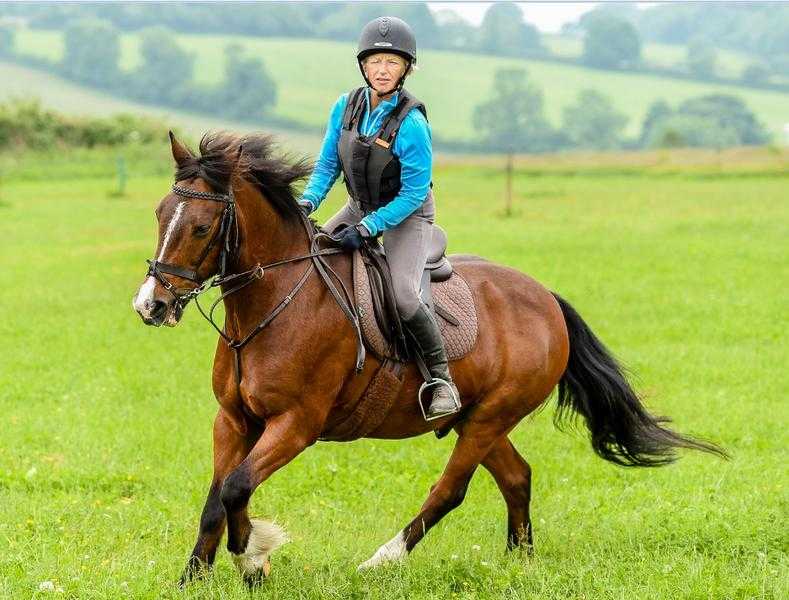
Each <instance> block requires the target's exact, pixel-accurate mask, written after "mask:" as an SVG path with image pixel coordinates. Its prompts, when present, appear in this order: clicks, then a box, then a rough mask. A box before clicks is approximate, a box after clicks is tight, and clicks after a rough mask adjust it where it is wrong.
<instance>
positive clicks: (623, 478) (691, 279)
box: [0, 151, 789, 599]
mask: <svg viewBox="0 0 789 600" xmlns="http://www.w3.org/2000/svg"><path fill="white" fill-rule="evenodd" d="M163 154H164V151H162V152H161V153H151V155H149V158H148V160H147V161H146V160H144V159H143V158H140V160H139V161H138V162H137V163H135V164H136V166H135V168H134V169H132V170H131V179H130V181H129V194H128V196H127V197H125V198H112V197H109V196H108V195H107V192H108V191H110V190H112V189H113V187H114V184H113V180H112V177H111V170H110V171H109V172H108V176H102V175H101V173H102V172H103V171H102V169H104V168H106V167H108V166H109V165H111V163H112V157H111V156H103V155H101V154H100V153H93V155H91V154H90V153H86V154H83V155H80V156H79V157H78V160H79V161H80V162H81V163H85V162H90V161H91V160H94V161H97V164H98V166H97V167H96V171H95V173H94V174H93V176H90V177H89V176H88V175H89V174H90V170H89V169H88V168H87V167H80V169H81V171H80V172H79V173H77V174H78V175H79V176H78V177H76V178H69V176H68V172H67V171H66V170H65V168H64V167H62V166H59V167H58V168H57V169H56V170H54V171H50V170H49V167H48V165H46V164H45V163H44V162H43V158H42V157H41V156H40V155H37V156H28V157H22V159H23V160H26V161H27V162H29V163H35V164H28V165H27V168H26V170H25V171H24V173H25V174H26V175H25V177H24V178H17V177H15V176H14V175H13V173H12V174H10V175H6V176H5V177H4V178H3V179H2V182H1V183H0V236H1V237H2V240H3V243H2V244H0V264H2V265H3V268H2V269H0V289H2V290H3V294H2V295H0V311H1V312H2V314H3V316H4V318H3V319H2V320H0V337H1V338H2V340H3V358H2V360H1V361H0V411H2V415H3V424H4V431H3V436H2V438H0V549H1V550H2V552H0V597H3V598H30V597H46V596H47V594H46V593H45V592H39V591H38V588H39V585H40V584H41V583H42V582H44V581H52V582H53V585H54V586H56V587H59V588H62V589H63V590H64V594H63V595H62V596H63V597H66V598H113V599H114V598H126V597H130V598H161V597H168V598H170V597H172V598H181V597H186V598H206V597H212V598H240V599H241V598H249V597H250V596H249V594H248V593H247V592H246V591H245V590H244V588H243V587H242V585H241V583H240V581H239V578H238V576H237V575H236V573H235V572H234V570H233V567H232V565H231V563H230V561H229V559H228V556H227V553H226V552H225V551H224V550H222V551H221V552H220V554H219V557H218V561H217V566H216V570H215V573H214V576H213V577H212V578H211V579H210V580H209V581H207V582H205V583H198V584H195V585H194V586H192V587H190V588H189V589H188V590H187V591H186V592H185V593H183V594H181V593H179V592H178V591H177V590H176V589H175V587H174V586H173V582H174V580H175V579H176V578H177V576H178V574H179V573H180V570H181V568H182V567H183V564H184V561H185V559H186V557H187V555H188V553H189V551H190V549H191V546H192V543H193V541H194V535H195V532H196V528H197V522H198V518H199V512H200V509H201V507H202V501H203V498H204V495H205V492H206V486H207V483H208V480H209V477H210V469H211V467H210V465H211V459H210V429H211V421H212V416H213V414H214V412H215V410H216V404H215V400H214V399H213V397H212V394H211V390H210V367H211V359H212V354H213V349H214V345H215V341H216V336H215V334H214V333H212V331H211V330H210V328H209V327H208V326H207V325H206V324H205V323H203V322H202V321H201V320H200V319H199V318H198V315H197V314H196V313H195V312H194V309H193V307H190V308H189V310H188V311H187V314H186V316H185V318H184V321H183V322H182V323H181V325H179V326H178V327H177V328H175V329H172V330H169V329H168V330H161V329H151V328H147V327H145V326H143V325H142V323H141V322H140V321H139V319H138V318H137V316H136V315H135V314H133V311H132V310H131V306H130V299H131V296H132V294H133V292H134V291H135V290H136V288H137V286H138V285H139V283H140V282H141V280H142V279H143V276H144V270H145V264H144V262H143V259H144V258H146V257H149V256H150V254H151V252H153V250H154V244H155V230H154V217H153V208H154V206H155V205H156V203H157V201H158V199H159V198H160V197H161V196H162V195H163V194H164V193H165V192H166V190H167V188H168V185H169V183H170V178H169V175H168V174H165V173H163V169H166V170H168V169H169V167H165V166H163V165H162V164H160V159H159V157H160V156H162V155H163ZM569 160H570V159H565V165H566V170H565V171H555V170H554V171H551V170H550V168H549V167H546V168H545V169H542V168H540V167H539V166H537V165H535V164H530V163H528V162H527V163H524V164H523V165H522V164H521V163H518V169H517V171H516V176H515V182H514V183H515V185H514V190H515V194H516V198H515V204H516V211H515V215H514V216H513V217H511V218H506V217H504V216H503V214H502V207H501V195H502V190H503V181H502V177H501V172H500V170H499V169H498V168H494V166H493V165H491V164H487V165H478V166H474V165H473V164H472V163H464V164H454V165H446V166H443V167H440V168H439V169H437V171H436V173H435V181H436V188H435V189H436V198H437V203H438V221H439V222H440V223H441V224H442V225H443V226H444V227H445V228H446V229H447V231H448V232H449V237H450V246H451V248H450V249H451V250H452V251H454V252H475V253H480V254H482V255H485V256H487V257H489V258H491V259H493V260H496V261H500V262H503V263H506V264H508V265H512V266H514V267H516V268H518V269H521V270H522V271H524V272H527V273H530V274H531V275H533V276H534V277H536V278H537V279H539V280H540V281H542V282H543V283H545V284H546V285H547V286H548V287H550V288H551V289H554V290H556V291H558V292H559V293H561V294H562V295H563V296H565V297H566V298H567V299H568V300H570V301H571V302H572V303H573V304H574V305H575V307H576V308H577V309H578V310H579V311H580V313H581V314H582V315H583V316H584V318H585V319H586V320H587V321H588V322H589V323H590V325H591V326H592V327H593V329H594V330H595V331H596V332H597V333H598V334H599V335H600V337H601V338H602V339H603V340H604V341H605V342H606V344H607V345H608V346H609V347H610V348H611V349H612V350H613V351H614V352H615V353H616V354H617V355H618V356H619V357H620V358H621V359H622V360H623V361H624V362H626V363H627V364H628V365H629V366H630V367H631V369H632V371H633V372H634V373H635V374H636V375H637V381H638V387H639V389H641V390H643V391H644V393H645V395H646V402H647V403H648V405H649V406H651V407H652V408H653V409H654V410H655V411H656V412H658V413H660V414H668V415H671V416H672V417H673V418H674V419H675V422H676V426H677V428H678V429H680V430H682V431H684V432H689V433H695V434H700V435H704V436H707V437H709V438H711V439H713V440H716V441H718V442H720V443H722V444H723V445H724V446H726V447H727V448H728V449H729V450H730V452H731V453H732V455H733V460H732V461H731V462H727V463H726V462H722V461H719V460H717V459H715V458H712V457H709V456H702V455H697V454H686V455H684V456H683V457H682V460H681V461H680V462H679V463H678V464H676V465H674V466H671V467H668V468H665V469H661V470H654V471H649V470H627V469H622V468H617V467H614V466H612V465H609V464H607V463H605V462H603V461H602V460H600V459H598V458H596V457H595V456H594V455H593V454H592V452H591V450H590V448H589V444H588V442H587V441H586V440H585V438H584V435H582V434H566V433H560V432H558V431H556V430H555V429H554V428H553V426H552V425H551V422H550V416H551V412H552V410H553V409H552V407H550V408H549V409H547V410H545V411H543V412H540V413H539V414H537V415H536V416H534V417H530V418H528V419H527V420H526V421H525V422H524V423H522V424H521V425H520V426H519V427H518V428H517V429H516V430H515V432H514V433H513V436H512V437H513V439H514V440H515V442H516V445H517V446H518V447H519V448H520V449H521V450H522V451H523V453H524V454H525V455H526V456H527V457H528V459H529V461H530V462H531V464H532V466H533V468H534V471H535V488H534V494H533V504H532V508H533V518H534V523H535V533H536V554H535V557H534V558H533V559H531V560H528V559H526V558H524V557H521V556H517V555H515V556H513V555H507V554H505V553H504V551H503V547H504V541H505V532H506V528H505V521H504V504H503V502H502V500H501V498H500V495H499V493H498V491H497V489H496V487H495V485H494V483H493V482H492V480H491V478H490V477H489V476H488V475H487V474H486V473H485V472H484V471H482V470H480V471H479V472H478V473H477V475H476V477H475V478H474V480H473V482H472V484H471V486H470V490H469V494H468V496H467V498H466V501H465V503H464V504H463V505H462V506H461V507H460V508H459V509H457V510H456V511H454V512H452V513H451V514H450V515H448V516H447V517H446V518H445V519H444V520H443V521H442V522H441V523H440V524H439V525H438V526H437V527H436V528H435V529H434V530H433V531H431V532H430V534H429V535H428V536H427V538H426V539H425V541H424V542H423V543H422V544H420V545H419V546H418V548H417V549H416V550H415V551H414V553H413V554H412V555H411V557H410V558H409V560H408V562H407V563H406V564H405V565H403V566H401V567H394V568H389V569H384V570H381V571H378V572H375V573H372V574H369V575H359V574H356V573H355V571H354V569H355V565H356V564H358V563H359V562H360V561H362V560H364V559H365V558H367V557H368V556H369V555H370V554H371V553H372V552H373V551H374V550H375V549H376V548H377V547H378V546H379V545H380V544H381V543H383V542H384V541H386V540H388V539H389V538H390V537H391V536H392V535H393V534H394V532H395V531H396V530H397V529H398V528H399V527H401V526H403V525H404V524H405V523H406V522H407V521H408V520H409V519H410V518H411V517H412V516H413V515H414V514H415V512H416V511H417V510H418V508H419V506H420V504H421V502H422V500H423V498H424V497H425V495H426V494H427V492H428V489H429V486H430V484H431V483H433V482H434V481H435V480H436V478H437V476H438V474H439V473H440V471H441V469H442V467H443V465H444V463H445V461H446V459H447V456H448V454H449V452H450V449H451V446H452V436H450V438H448V439H445V440H442V441H436V440H435V439H434V438H433V437H432V436H424V437H422V438H418V439H415V440H410V441H404V442H383V441H376V440H363V441H359V442H354V443H351V444H318V445H316V446H315V447H313V448H310V449H309V450H308V451H306V452H305V453H304V454H303V455H302V456H300V457H299V458H298V459H297V460H295V461H294V462H293V463H292V464H290V465H289V466H287V467H286V468H285V469H283V470H281V471H280V472H279V473H277V474H276V475H275V476H274V477H272V478H271V479H270V480H269V481H267V482H266V483H265V484H264V485H263V486H262V487H261V488H260V489H259V490H258V491H257V493H256V494H255V496H254V498H253V502H252V509H251V512H252V514H255V515H261V516H265V517H277V518H278V519H279V520H280V521H281V522H282V523H283V524H284V525H285V526H286V527H287V529H288V530H289V532H290V533H291V535H292V537H293V542H292V543H291V544H289V545H287V546H285V547H284V548H283V549H282V550H281V551H280V552H279V553H278V554H277V555H276V556H275V558H274V561H273V564H274V570H273V575H272V577H271V579H270V580H269V581H268V582H267V583H266V584H265V586H264V588H263V589H262V590H260V591H258V592H257V593H256V594H255V597H272V598H367V597H372V598H450V597H457V598H479V597H482V598H540V599H547V598H595V599H597V598H611V599H615V598H616V599H619V598H621V599H630V598H639V599H641V598H671V599H676V598H713V599H718V598H775V599H779V598H786V597H787V594H789V581H787V573H788V572H789V569H787V567H789V564H788V563H789V561H787V533H789V532H788V531H787V521H786V515H787V508H788V507H787V484H788V483H789V481H788V480H787V475H786V467H785V463H786V460H785V457H786V454H785V452H786V447H787V443H789V436H787V427H786V425H787V416H789V415H788V414H787V405H786V389H787V387H789V377H788V376H787V371H786V368H785V366H786V364H787V363H788V362H789V350H788V349H787V346H786V343H785V334H786V331H787V329H788V328H789V322H787V321H788V319H787V315H789V310H787V304H786V281H787V279H788V278H789V267H788V265H789V260H788V259H789V256H787V254H789V248H787V245H786V240H787V239H788V236H787V234H789V231H787V223H789V203H788V202H787V196H786V187H787V183H789V179H787V177H786V175H785V173H786V171H785V170H784V171H783V172H780V171H776V170H775V169H774V168H773V167H769V168H768V169H765V170H764V171H763V172H760V171H759V170H758V169H754V170H751V171H749V172H748V173H742V174H740V175H736V172H733V174H732V175H727V171H726V170H724V171H723V172H721V170H719V169H713V168H710V170H708V171H707V172H704V171H703V170H698V169H697V170H693V171H689V172H687V173H683V172H682V171H679V172H675V173H673V174H665V173H660V172H651V171H639V170H633V171H631V172H630V173H624V172H621V171H620V172H618V173H617V172H611V171H606V170H605V169H602V170H600V169H596V168H595V167H594V166H593V165H591V166H590V164H589V162H588V161H587V162H586V163H584V164H582V165H580V166H578V168H576V169H572V168H571V164H568V161H569ZM548 164H550V163H548ZM36 165H37V166H38V167H39V168H38V169H35V168H34V167H35V166H36ZM102 165H104V167H102ZM36 171H37V172H38V174H39V175H38V177H35V176H34V173H35V172H36ZM341 197H342V193H341V191H340V190H339V189H337V190H335V191H334V192H333V193H332V195H331V197H330V199H329V200H327V204H326V205H325V206H324V207H322V208H321V211H320V213H319V216H320V217H321V218H325V217H327V216H328V215H330V214H331V213H332V211H333V210H334V209H336V208H337V207H338V205H339V202H340V201H341ZM283 368H287V367H286V366H285V365H283ZM56 595H57V597H61V595H59V594H56Z"/></svg>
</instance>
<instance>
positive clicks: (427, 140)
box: [303, 87, 433, 235]
mask: <svg viewBox="0 0 789 600" xmlns="http://www.w3.org/2000/svg"><path fill="white" fill-rule="evenodd" d="M399 96H400V94H399V93H395V94H394V95H393V96H392V98H390V99H389V100H383V101H381V102H380V104H378V106H376V107H375V110H373V111H372V113H371V112H370V88H369V87H368V88H367V89H366V90H365V103H366V108H365V111H364V115H363V116H362V120H361V122H360V125H359V131H360V132H361V133H362V134H363V135H372V134H373V133H375V132H376V131H378V129H379V128H380V127H381V124H382V121H383V118H384V117H385V116H386V115H387V114H389V112H391V110H392V109H393V108H394V107H395V105H396V104H397V99H398V97H399ZM347 104H348V94H347V93H346V94H343V95H342V96H340V97H339V98H338V99H337V102H336V103H335V104H334V107H333V108H332V110H331V115H330V116H329V123H328V125H327V127H326V135H325V136H324V138H323V145H322V146H321V152H320V155H319V156H318V161H317V162H316V164H315V170H314V171H313V172H312V175H311V176H310V180H309V182H308V183H307V187H306V188H304V194H303V198H304V199H305V200H308V201H309V202H310V204H312V207H313V208H314V209H317V208H318V206H319V205H320V203H321V202H323V199H324V198H325V197H326V194H328V193H329V190H330V189H331V187H332V185H334V182H335V181H336V180H337V177H338V176H339V175H340V157H339V155H338V153H337V142H338V141H339V139H340V129H341V128H342V115H343V112H345V106H346V105H347ZM392 153H393V154H394V155H395V156H397V157H398V159H399V160H400V180H401V187H400V191H399V193H398V194H397V196H395V197H394V198H393V199H392V200H391V201H390V202H389V203H388V204H386V206H382V207H381V208H379V209H378V210H376V211H374V212H372V213H370V214H369V215H367V216H366V217H364V218H363V219H362V221H361V222H362V224H363V225H364V226H365V227H366V228H367V230H368V231H369V232H370V233H371V234H372V235H377V234H378V233H380V232H382V231H386V230H387V229H391V228H393V227H395V226H397V225H399V224H400V222H401V221H403V220H404V219H405V218H406V217H407V216H408V215H410V214H411V213H412V212H414V211H415V210H416V209H417V208H419V206H421V204H422V202H424V201H425V198H427V194H428V191H429V190H430V179H431V177H432V166H433V146H432V136H431V133H430V125H429V124H428V122H427V119H425V116H424V115H423V114H422V112H421V111H419V110H414V109H411V110H410V111H409V113H408V115H406V117H405V119H404V120H403V122H402V124H401V125H400V131H399V132H398V133H397V135H396V136H395V141H394V145H393V146H392Z"/></svg>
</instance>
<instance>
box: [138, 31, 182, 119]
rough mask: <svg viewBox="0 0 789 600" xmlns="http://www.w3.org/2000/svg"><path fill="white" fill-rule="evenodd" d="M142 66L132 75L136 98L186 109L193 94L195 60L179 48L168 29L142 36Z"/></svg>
mask: <svg viewBox="0 0 789 600" xmlns="http://www.w3.org/2000/svg"><path fill="white" fill-rule="evenodd" d="M140 55H141V56H142V64H141V65H140V67H139V68H138V69H137V70H136V71H135V72H134V73H133V77H132V80H131V85H132V86H133V88H134V91H135V95H137V97H141V98H143V99H145V100H150V101H154V102H163V103H166V104H175V105H180V106H182V105H184V104H186V101H187V100H188V98H189V95H190V92H191V91H192V89H193V88H192V78H193V75H194V62H195V57H194V54H193V53H191V52H187V51H186V50H184V49H183V48H181V47H180V46H179V45H178V42H177V41H176V39H175V36H174V34H173V32H172V31H170V30H169V29H167V28H166V27H151V28H148V29H145V30H143V31H142V33H141V34H140Z"/></svg>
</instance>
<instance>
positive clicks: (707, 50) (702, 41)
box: [685, 36, 718, 77]
mask: <svg viewBox="0 0 789 600" xmlns="http://www.w3.org/2000/svg"><path fill="white" fill-rule="evenodd" d="M717 60H718V56H717V53H716V51H715V46H713V45H712V44H711V43H710V42H709V40H707V39H706V38H704V37H701V36H696V37H694V38H693V39H691V40H690V42H688V47H687V51H686V54H685V64H686V65H687V67H688V71H690V72H691V73H692V74H693V75H695V76H696V77H712V76H714V75H715V63H716V62H717Z"/></svg>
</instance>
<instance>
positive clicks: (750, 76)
mask: <svg viewBox="0 0 789 600" xmlns="http://www.w3.org/2000/svg"><path fill="white" fill-rule="evenodd" d="M740 79H742V80H743V82H745V83H749V84H755V85H760V84H762V83H766V82H767V80H769V79H770V68H769V67H768V66H767V65H765V64H764V63H762V62H752V63H751V64H749V65H748V66H747V67H745V69H743V71H742V75H740Z"/></svg>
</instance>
